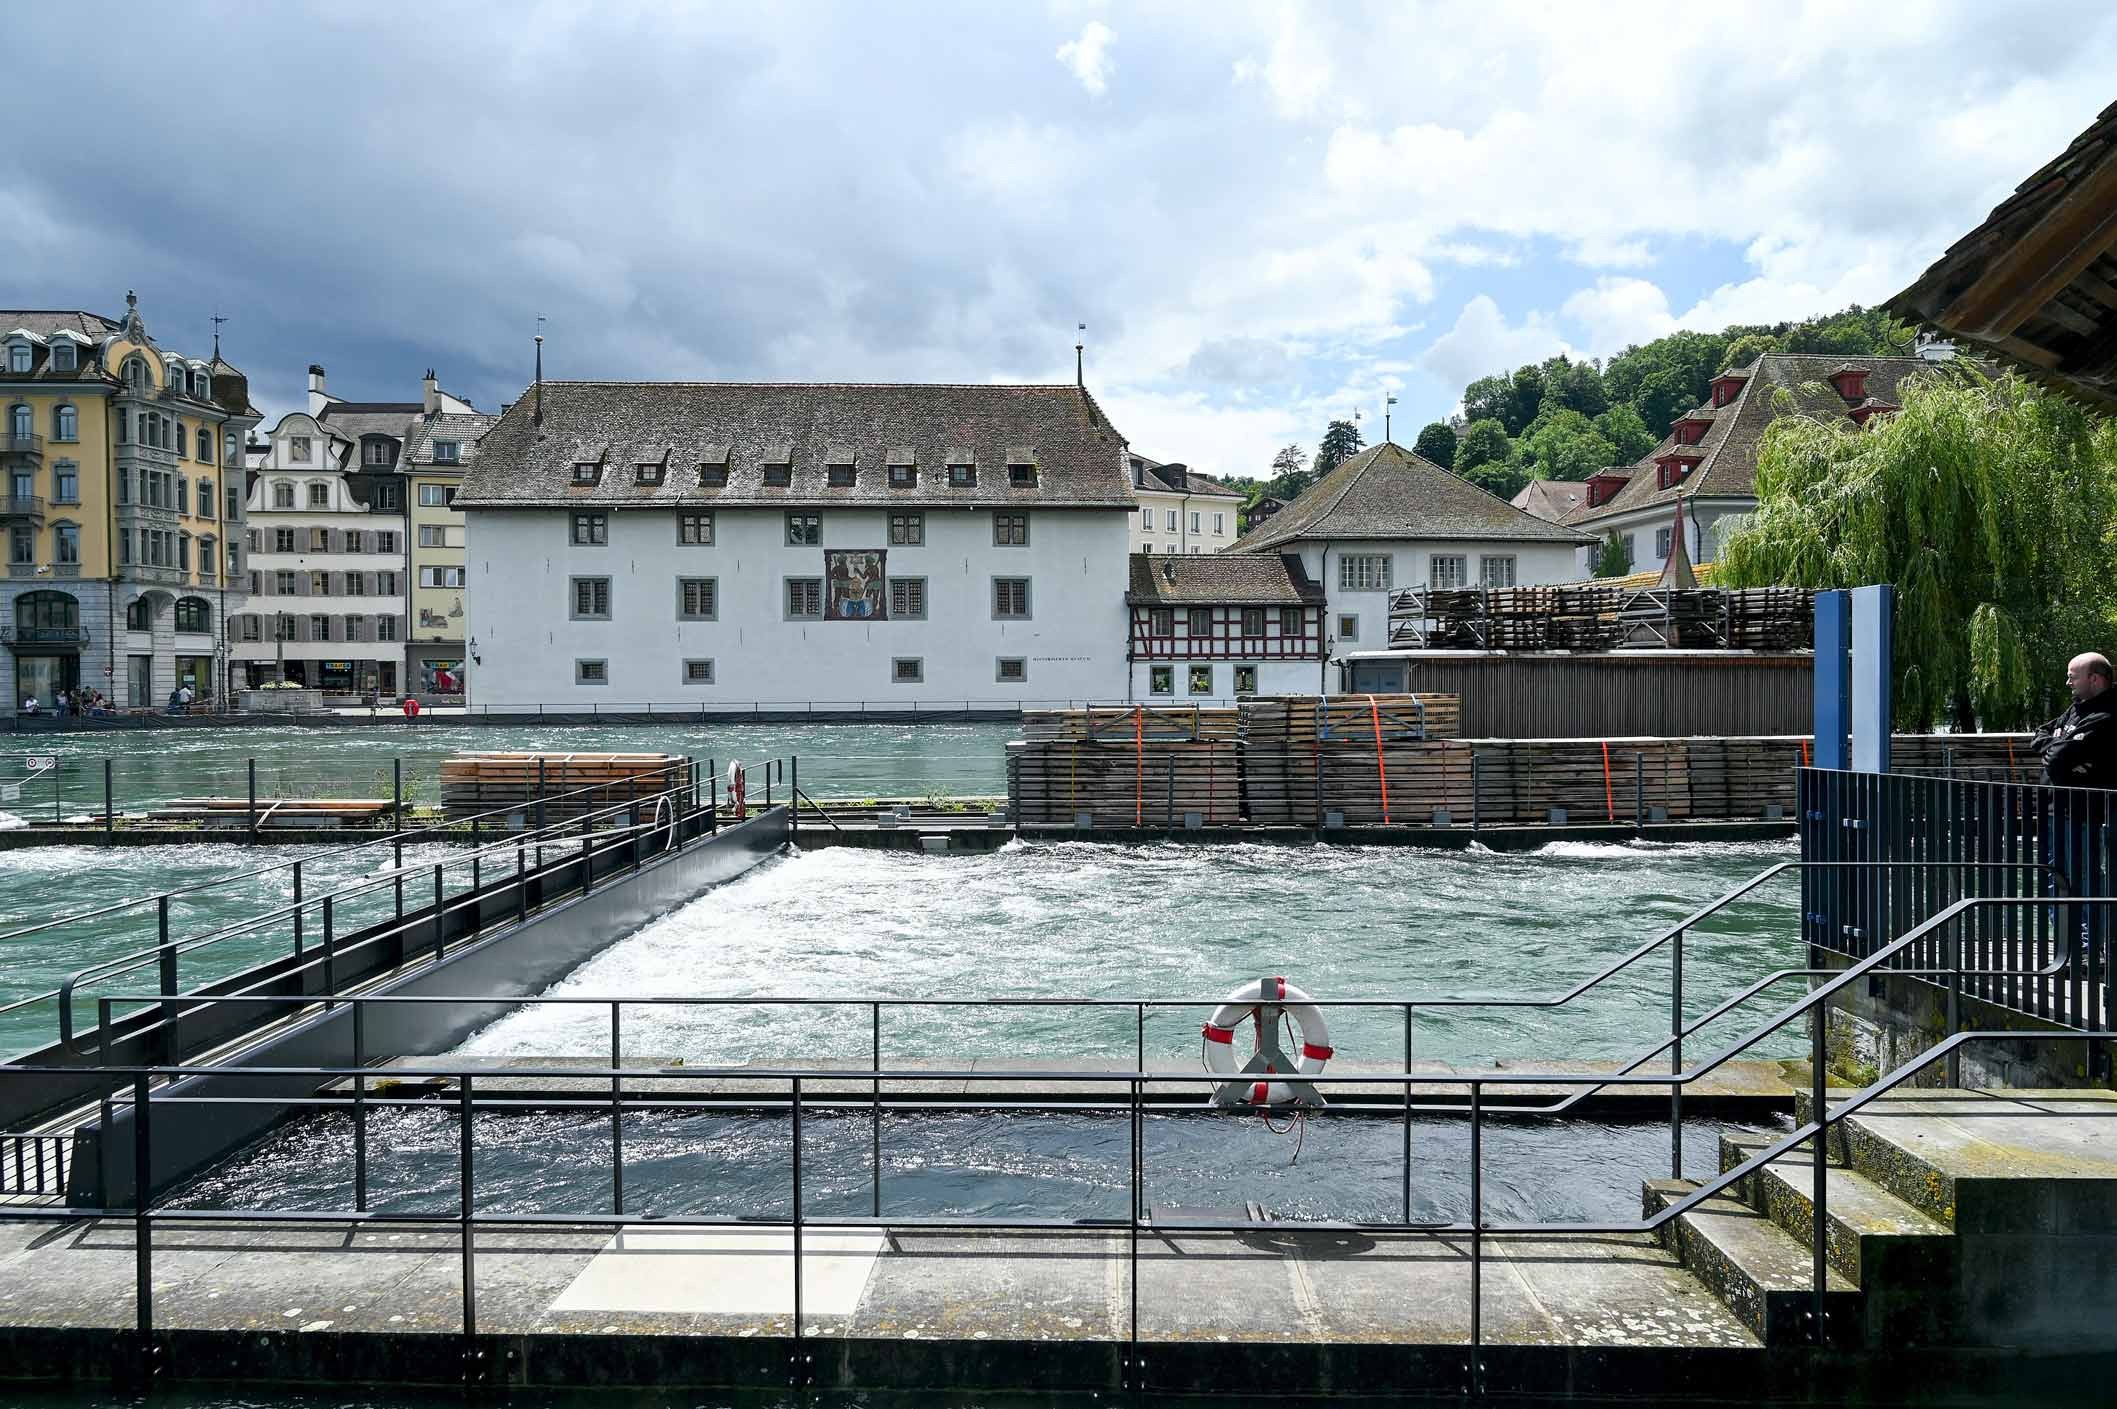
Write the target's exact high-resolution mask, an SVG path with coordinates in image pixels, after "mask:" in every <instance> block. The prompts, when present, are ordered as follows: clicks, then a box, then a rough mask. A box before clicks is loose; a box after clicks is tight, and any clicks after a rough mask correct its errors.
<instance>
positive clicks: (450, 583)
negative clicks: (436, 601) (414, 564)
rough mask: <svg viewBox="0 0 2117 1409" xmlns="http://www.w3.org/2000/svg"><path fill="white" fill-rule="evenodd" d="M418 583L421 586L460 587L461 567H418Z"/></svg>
mask: <svg viewBox="0 0 2117 1409" xmlns="http://www.w3.org/2000/svg"><path fill="white" fill-rule="evenodd" d="M419 585H420V586H421V587H461V586H462V585H463V569H462V568H421V569H419Z"/></svg>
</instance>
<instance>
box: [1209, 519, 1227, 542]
mask: <svg viewBox="0 0 2117 1409" xmlns="http://www.w3.org/2000/svg"><path fill="white" fill-rule="evenodd" d="M1227 533H1228V516H1227V515H1226V514H1215V515H1213V536H1214V537H1215V538H1225V537H1227Z"/></svg>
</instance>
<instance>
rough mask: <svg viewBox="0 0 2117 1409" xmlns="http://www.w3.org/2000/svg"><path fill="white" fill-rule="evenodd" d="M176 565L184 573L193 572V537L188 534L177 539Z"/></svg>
mask: <svg viewBox="0 0 2117 1409" xmlns="http://www.w3.org/2000/svg"><path fill="white" fill-rule="evenodd" d="M176 565H177V567H178V568H179V569H181V570H182V571H184V572H189V571H191V535H190V534H188V533H180V534H178V535H177V537H176Z"/></svg>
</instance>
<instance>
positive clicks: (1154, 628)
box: [1147, 607, 1176, 636]
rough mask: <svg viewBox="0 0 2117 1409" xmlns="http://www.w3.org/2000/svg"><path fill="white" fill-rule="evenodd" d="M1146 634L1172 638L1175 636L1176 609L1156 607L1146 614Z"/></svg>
mask: <svg viewBox="0 0 2117 1409" xmlns="http://www.w3.org/2000/svg"><path fill="white" fill-rule="evenodd" d="M1147 634H1149V635H1150V636H1174V635H1175V634H1176V609H1175V608H1174V607H1156V608H1154V609H1153V610H1152V611H1150V612H1148V613H1147Z"/></svg>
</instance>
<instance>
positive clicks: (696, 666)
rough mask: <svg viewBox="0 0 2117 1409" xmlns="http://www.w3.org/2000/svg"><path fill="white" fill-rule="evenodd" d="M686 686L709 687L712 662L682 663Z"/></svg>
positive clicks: (689, 661) (711, 676)
mask: <svg viewBox="0 0 2117 1409" xmlns="http://www.w3.org/2000/svg"><path fill="white" fill-rule="evenodd" d="M684 683H685V684H686V685H710V684H712V683H713V662H712V661H710V660H687V661H685V662H684Z"/></svg>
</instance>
